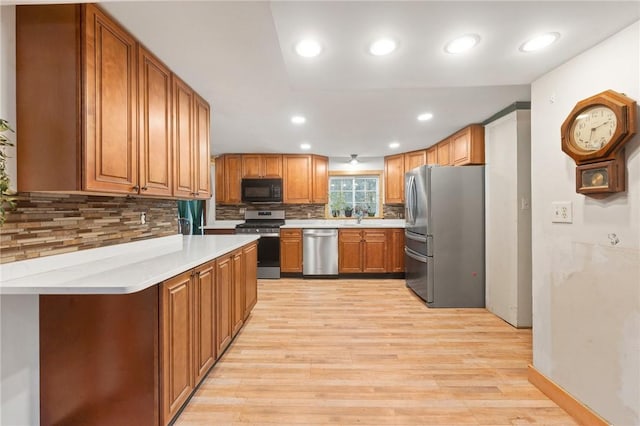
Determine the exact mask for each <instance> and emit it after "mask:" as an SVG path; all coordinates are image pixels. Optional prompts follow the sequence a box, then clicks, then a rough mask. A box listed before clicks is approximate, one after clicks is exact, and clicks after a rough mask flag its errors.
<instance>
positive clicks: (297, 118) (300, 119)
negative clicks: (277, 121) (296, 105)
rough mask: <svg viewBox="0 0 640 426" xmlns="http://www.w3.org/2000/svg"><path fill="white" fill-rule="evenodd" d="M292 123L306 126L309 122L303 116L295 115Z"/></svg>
mask: <svg viewBox="0 0 640 426" xmlns="http://www.w3.org/2000/svg"><path fill="white" fill-rule="evenodd" d="M291 122H292V123H293V124H304V123H306V122H307V119H306V118H304V117H303V116H302V115H294V116H293V117H291Z"/></svg>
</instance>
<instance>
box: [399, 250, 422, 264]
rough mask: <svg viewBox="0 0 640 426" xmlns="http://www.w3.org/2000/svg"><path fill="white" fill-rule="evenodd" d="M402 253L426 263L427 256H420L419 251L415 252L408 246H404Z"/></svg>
mask: <svg viewBox="0 0 640 426" xmlns="http://www.w3.org/2000/svg"><path fill="white" fill-rule="evenodd" d="M404 254H406V255H407V256H409V257H410V258H412V259H413V260H417V261H418V262H421V263H427V256H422V255H421V254H420V253H416V252H415V251H413V250H411V249H410V248H407V247H405V248H404Z"/></svg>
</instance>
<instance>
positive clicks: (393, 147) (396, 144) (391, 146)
mask: <svg viewBox="0 0 640 426" xmlns="http://www.w3.org/2000/svg"><path fill="white" fill-rule="evenodd" d="M399 146H400V144H399V143H398V142H391V143H390V144H389V148H391V149H396V148H398V147H399Z"/></svg>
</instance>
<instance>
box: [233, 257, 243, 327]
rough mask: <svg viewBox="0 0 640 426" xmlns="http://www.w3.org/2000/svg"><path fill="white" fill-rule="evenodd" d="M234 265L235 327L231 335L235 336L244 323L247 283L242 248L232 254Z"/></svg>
mask: <svg viewBox="0 0 640 426" xmlns="http://www.w3.org/2000/svg"><path fill="white" fill-rule="evenodd" d="M231 259H232V264H233V265H232V266H233V274H232V275H233V280H232V290H233V295H232V299H233V308H232V310H231V316H232V318H233V327H232V331H231V335H232V336H235V335H236V334H238V331H240V328H242V323H243V322H244V303H245V301H244V292H245V283H244V262H243V257H242V250H237V251H235V252H234V253H233V255H232V256H231Z"/></svg>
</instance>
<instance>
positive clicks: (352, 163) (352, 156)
mask: <svg viewBox="0 0 640 426" xmlns="http://www.w3.org/2000/svg"><path fill="white" fill-rule="evenodd" d="M357 156H358V154H351V160H349V164H351V165H352V166H355V165H356V164H358V163H359V161H358V159H357V158H356V157H357Z"/></svg>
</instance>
